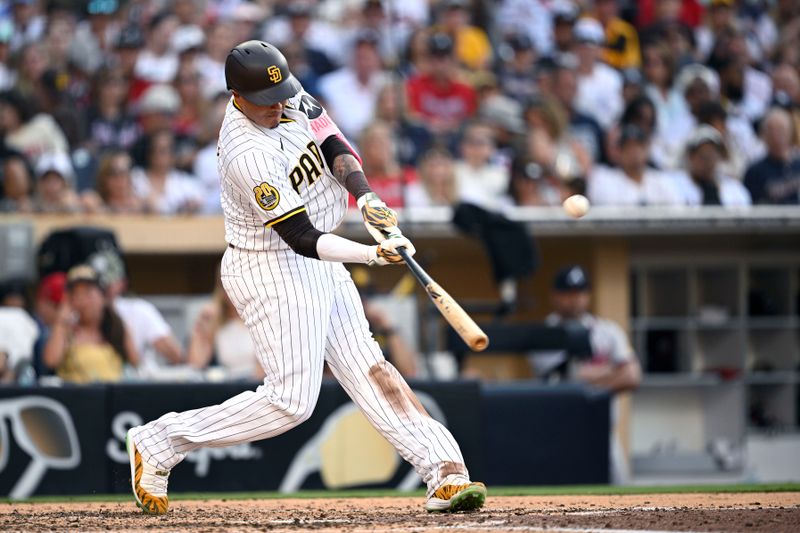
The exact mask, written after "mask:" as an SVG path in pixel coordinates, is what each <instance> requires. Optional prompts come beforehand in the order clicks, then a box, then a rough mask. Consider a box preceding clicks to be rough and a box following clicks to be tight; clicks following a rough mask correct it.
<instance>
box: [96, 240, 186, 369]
mask: <svg viewBox="0 0 800 533" xmlns="http://www.w3.org/2000/svg"><path fill="white" fill-rule="evenodd" d="M88 262H89V264H90V265H92V268H94V270H95V271H97V273H98V275H99V277H100V280H101V284H102V286H103V287H104V290H105V294H106V297H107V299H108V301H109V302H110V303H111V306H112V307H113V309H114V311H115V312H116V313H117V314H118V315H119V317H120V318H121V319H122V321H123V323H124V324H125V328H126V329H127V331H128V332H129V334H130V337H131V343H132V345H133V348H134V349H135V350H136V353H137V354H138V356H139V361H140V364H139V365H138V366H139V373H140V375H142V376H144V377H157V376H158V371H159V369H160V368H162V367H164V366H165V365H174V364H180V363H183V362H184V353H183V349H182V348H181V346H180V345H179V344H178V341H177V340H175V337H174V336H173V334H172V329H170V327H169V325H168V324H167V322H166V320H164V317H163V316H161V313H160V312H159V311H158V309H156V307H155V306H154V305H153V304H152V303H150V302H148V301H147V300H144V299H142V298H138V297H136V296H133V295H127V294H126V292H127V290H128V278H127V276H126V273H125V265H124V263H123V262H122V258H121V257H120V256H119V255H118V254H117V253H116V252H114V251H113V250H110V251H105V252H96V253H94V254H92V256H91V257H89V260H88Z"/></svg>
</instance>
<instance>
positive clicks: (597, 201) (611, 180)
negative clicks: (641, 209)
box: [587, 125, 685, 206]
mask: <svg viewBox="0 0 800 533" xmlns="http://www.w3.org/2000/svg"><path fill="white" fill-rule="evenodd" d="M649 151H650V140H649V138H648V137H647V135H646V134H645V132H644V131H643V130H642V129H641V128H639V127H638V126H634V125H626V126H624V127H623V128H622V132H621V133H620V137H619V154H618V158H619V168H608V167H595V170H594V171H593V172H592V174H591V175H590V176H589V182H588V187H587V189H588V195H589V200H591V202H592V204H594V205H597V206H601V205H607V206H643V205H683V204H684V203H685V202H684V201H683V198H682V197H681V195H680V193H679V191H678V189H677V187H676V186H675V184H674V180H673V179H672V177H671V176H668V175H666V174H664V173H663V172H661V171H658V170H655V169H653V168H648V166H647V160H648V154H649Z"/></svg>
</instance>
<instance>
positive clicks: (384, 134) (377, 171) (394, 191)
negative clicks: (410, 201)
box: [350, 121, 417, 208]
mask: <svg viewBox="0 0 800 533" xmlns="http://www.w3.org/2000/svg"><path fill="white" fill-rule="evenodd" d="M358 147H359V149H360V151H361V157H362V159H363V161H362V167H363V168H364V173H365V174H366V175H367V177H368V178H369V184H370V187H371V188H372V190H373V191H375V193H377V194H378V196H380V198H381V200H383V201H384V202H386V205H388V206H389V207H393V208H396V207H405V190H406V187H407V186H408V184H410V183H413V182H415V181H416V179H417V175H416V173H415V172H414V170H413V168H412V167H410V166H409V167H403V166H402V165H401V164H400V162H399V161H398V160H397V155H396V154H397V149H396V147H395V144H394V139H393V138H392V130H391V129H390V127H389V125H388V124H386V123H384V122H379V121H376V122H373V123H372V124H370V125H368V126H367V127H366V128H364V131H363V132H362V133H361V137H360V139H359V142H358ZM350 203H351V207H352V206H354V205H355V199H354V198H352V197H351V198H350Z"/></svg>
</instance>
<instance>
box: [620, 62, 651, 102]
mask: <svg viewBox="0 0 800 533" xmlns="http://www.w3.org/2000/svg"><path fill="white" fill-rule="evenodd" d="M620 74H621V75H622V101H623V103H624V106H625V107H627V106H628V104H630V103H631V102H632V101H633V100H634V99H635V98H637V97H639V96H644V94H645V93H644V91H645V79H644V76H643V75H642V71H641V70H639V69H638V68H626V69H625V70H623V71H622V72H620Z"/></svg>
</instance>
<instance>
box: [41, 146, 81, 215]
mask: <svg viewBox="0 0 800 533" xmlns="http://www.w3.org/2000/svg"><path fill="white" fill-rule="evenodd" d="M74 183H75V171H74V170H73V168H72V162H71V161H70V159H69V157H68V156H66V155H64V154H59V153H55V154H43V155H42V157H40V158H39V162H38V163H37V164H36V197H35V199H34V206H35V207H34V209H35V210H36V211H37V212H40V213H76V212H78V211H80V210H81V205H80V201H79V198H78V194H77V193H76V192H75V187H74Z"/></svg>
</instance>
